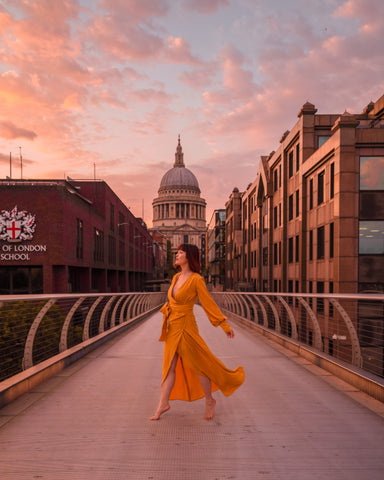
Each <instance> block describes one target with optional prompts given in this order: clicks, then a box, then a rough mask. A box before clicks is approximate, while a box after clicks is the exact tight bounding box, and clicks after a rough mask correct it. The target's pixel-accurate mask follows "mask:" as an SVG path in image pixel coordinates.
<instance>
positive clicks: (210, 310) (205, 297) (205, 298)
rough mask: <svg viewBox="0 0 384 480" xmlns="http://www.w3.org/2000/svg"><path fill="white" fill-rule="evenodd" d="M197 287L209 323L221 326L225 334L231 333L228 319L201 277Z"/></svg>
mask: <svg viewBox="0 0 384 480" xmlns="http://www.w3.org/2000/svg"><path fill="white" fill-rule="evenodd" d="M196 285H197V295H198V297H199V300H200V303H201V306H202V307H203V309H204V312H205V313H206V315H207V317H208V319H209V321H210V322H211V323H212V325H213V326H214V327H218V326H219V325H220V327H221V328H222V329H223V330H224V332H225V333H228V332H230V331H231V330H232V328H231V327H230V326H229V325H228V323H227V322H226V320H227V317H226V316H225V315H223V314H222V312H221V310H220V308H219V307H218V306H217V304H216V302H215V301H214V300H213V298H212V297H211V294H210V293H209V292H208V289H207V286H206V285H205V281H204V278H203V277H201V276H199V278H198V279H197V281H196Z"/></svg>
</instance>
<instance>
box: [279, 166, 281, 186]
mask: <svg viewBox="0 0 384 480" xmlns="http://www.w3.org/2000/svg"><path fill="white" fill-rule="evenodd" d="M279 187H281V165H279Z"/></svg>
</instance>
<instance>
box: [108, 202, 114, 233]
mask: <svg viewBox="0 0 384 480" xmlns="http://www.w3.org/2000/svg"><path fill="white" fill-rule="evenodd" d="M109 221H110V228H111V230H112V232H113V231H114V230H115V206H114V205H112V203H111V208H110V215H109Z"/></svg>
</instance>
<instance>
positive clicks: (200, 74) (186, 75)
mask: <svg viewBox="0 0 384 480" xmlns="http://www.w3.org/2000/svg"><path fill="white" fill-rule="evenodd" d="M216 74H217V62H209V63H207V64H203V65H202V66H199V67H197V68H194V69H193V70H190V71H184V72H182V73H180V75H179V77H178V78H179V81H180V82H181V83H183V84H184V85H187V86H188V87H190V88H193V89H195V90H198V91H200V90H202V89H205V88H207V87H208V86H210V85H211V83H212V81H213V78H214V77H215V75H216Z"/></svg>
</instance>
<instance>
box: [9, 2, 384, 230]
mask: <svg viewBox="0 0 384 480" xmlns="http://www.w3.org/2000/svg"><path fill="white" fill-rule="evenodd" d="M282 9H284V16H283V17H282V15H281V11H282ZM0 30H1V32H2V35H1V38H0V163H1V165H2V169H3V172H2V173H1V175H2V176H3V177H4V176H5V175H8V163H7V162H8V160H9V152H12V155H14V156H16V155H17V154H18V148H19V146H20V145H22V146H23V152H24V151H25V156H26V158H28V159H29V162H26V168H25V172H23V174H24V173H25V175H26V176H30V177H34V176H36V177H38V178H39V177H44V178H47V176H53V175H57V176H59V177H60V178H62V177H63V175H64V174H67V175H68V174H69V175H72V176H74V177H76V175H78V176H79V177H81V178H84V177H85V178H86V177H87V176H92V171H93V164H94V163H96V164H97V165H98V171H99V174H100V175H101V176H103V177H104V176H105V179H106V180H108V181H109V182H111V184H113V185H111V188H113V189H114V190H116V191H118V193H119V194H121V195H122V198H123V196H125V197H126V198H133V197H134V196H135V195H136V196H137V197H140V196H142V195H143V196H145V197H146V200H145V204H146V213H145V215H146V220H147V221H148V223H150V219H151V213H152V212H151V201H152V198H153V197H154V196H155V195H156V192H157V188H158V182H159V181H160V178H161V176H162V175H163V174H164V173H165V171H166V170H167V169H168V168H170V167H171V165H172V164H173V160H174V152H175V148H176V144H177V135H178V134H179V133H180V134H181V138H182V144H183V149H184V152H185V158H186V159H187V166H188V167H189V168H191V169H192V171H193V172H194V173H195V174H196V176H197V177H198V179H199V182H200V185H201V188H202V196H203V197H204V198H206V199H207V201H208V209H209V208H222V207H223V205H224V204H225V201H226V199H227V198H228V195H229V194H230V192H231V191H232V188H233V187H234V186H237V187H238V188H239V189H240V190H242V189H243V188H245V187H246V185H247V184H248V183H249V182H251V181H253V180H254V178H253V176H254V174H255V172H256V166H257V164H258V161H259V158H260V155H265V154H268V153H269V152H270V151H271V150H273V149H275V148H276V146H277V145H278V142H279V139H280V138H281V135H282V133H283V132H284V131H285V130H287V129H290V128H291V127H292V126H293V125H294V123H295V122H296V119H297V117H296V115H297V113H298V111H299V110H300V108H301V106H302V105H303V104H304V103H305V102H306V101H310V102H311V103H314V104H315V106H316V108H318V109H319V111H320V112H326V113H338V112H340V113H342V112H343V111H344V110H348V111H351V112H356V111H361V110H362V109H363V108H364V106H365V105H366V104H367V103H368V102H369V101H370V100H376V99H377V98H379V97H380V96H381V95H382V94H383V93H384V80H383V74H382V65H383V64H384V53H383V48H382V45H383V42H384V2H383V1H382V0H344V1H340V0H327V2H322V3H321V5H320V4H319V3H318V2H317V3H316V2H302V1H301V0H292V1H291V2H284V1H283V0H275V1H274V2H271V1H270V0H260V1H258V2H257V8H256V7H255V2H254V0H183V1H181V2H171V1H170V0H98V1H97V2H90V1H88V0H65V1H63V2H52V1H51V0H26V1H22V2H20V1H16V0H2V2H1V4H0ZM234 166H236V168H234ZM90 172H91V173H90ZM128 186H129V187H128ZM128 188H129V192H130V193H129V196H128V194H127V193H126V190H128ZM203 189H204V191H203ZM136 213H140V214H141V212H136Z"/></svg>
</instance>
